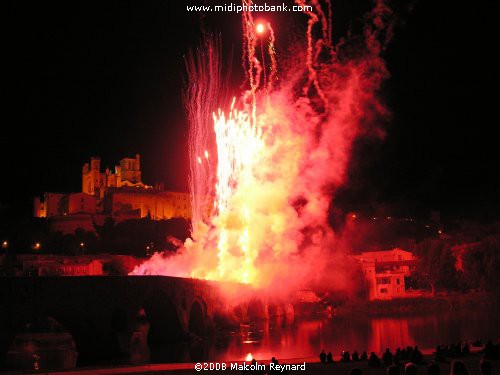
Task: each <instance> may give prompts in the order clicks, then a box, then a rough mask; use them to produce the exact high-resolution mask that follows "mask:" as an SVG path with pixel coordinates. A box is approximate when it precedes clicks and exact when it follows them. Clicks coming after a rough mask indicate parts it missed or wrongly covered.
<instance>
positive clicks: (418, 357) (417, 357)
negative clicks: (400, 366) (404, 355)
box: [410, 346, 424, 365]
mask: <svg viewBox="0 0 500 375" xmlns="http://www.w3.org/2000/svg"><path fill="white" fill-rule="evenodd" d="M410 361H411V362H413V363H416V364H417V365H421V364H422V363H424V355H423V354H422V352H421V351H420V350H419V349H418V346H415V348H414V349H413V350H412V352H411V356H410Z"/></svg>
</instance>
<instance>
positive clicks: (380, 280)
mask: <svg viewBox="0 0 500 375" xmlns="http://www.w3.org/2000/svg"><path fill="white" fill-rule="evenodd" d="M390 283H391V278H390V277H377V285H384V284H390Z"/></svg>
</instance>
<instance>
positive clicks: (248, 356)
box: [245, 353, 253, 362]
mask: <svg viewBox="0 0 500 375" xmlns="http://www.w3.org/2000/svg"><path fill="white" fill-rule="evenodd" d="M252 360H253V355H252V353H248V354H247V355H246V356H245V362H252Z"/></svg>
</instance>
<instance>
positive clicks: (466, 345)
mask: <svg viewBox="0 0 500 375" xmlns="http://www.w3.org/2000/svg"><path fill="white" fill-rule="evenodd" d="M462 353H463V354H464V355H469V354H470V345H469V343H468V342H466V343H465V344H464V347H463V349H462Z"/></svg>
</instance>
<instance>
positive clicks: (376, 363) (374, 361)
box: [368, 352, 382, 367]
mask: <svg viewBox="0 0 500 375" xmlns="http://www.w3.org/2000/svg"><path fill="white" fill-rule="evenodd" d="M381 365H382V364H381V363H380V358H379V357H378V356H377V355H376V354H375V353H374V352H371V354H370V358H369V359H368V367H380V366H381Z"/></svg>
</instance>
